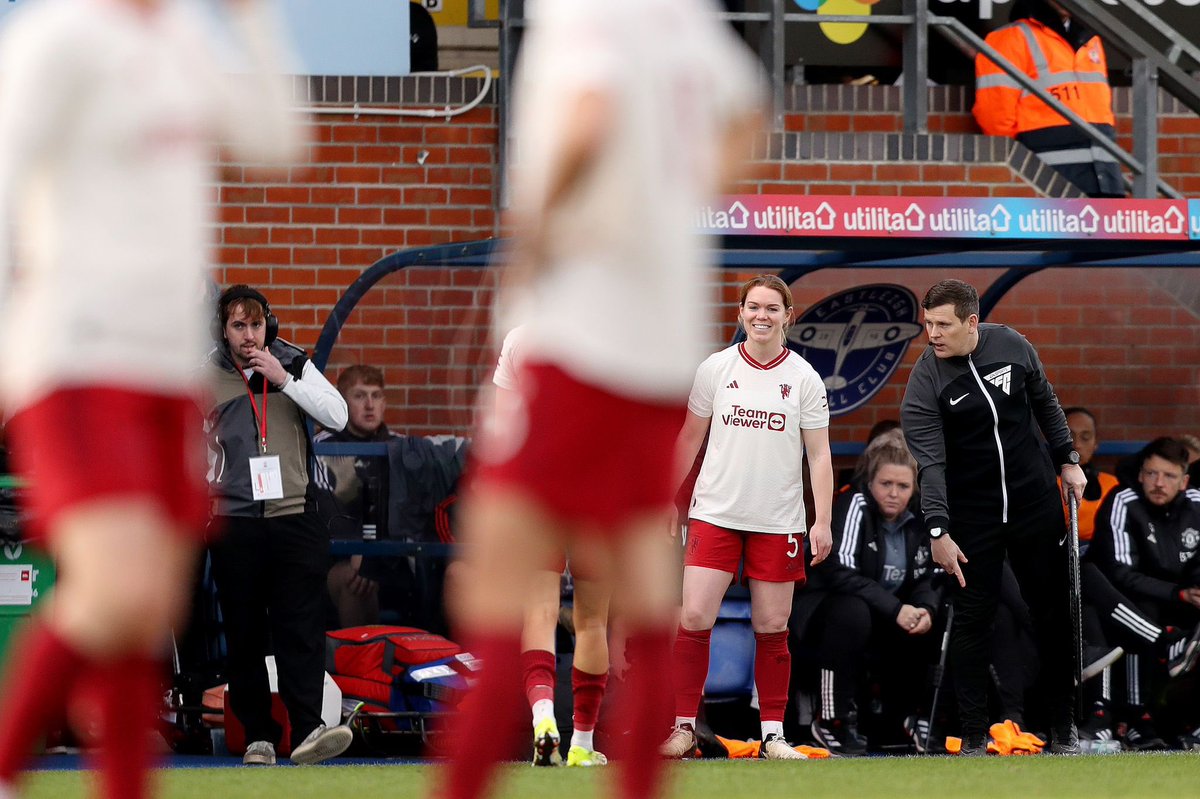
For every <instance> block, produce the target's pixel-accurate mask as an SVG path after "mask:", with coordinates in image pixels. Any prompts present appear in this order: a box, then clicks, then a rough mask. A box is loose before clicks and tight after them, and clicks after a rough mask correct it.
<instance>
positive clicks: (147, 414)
mask: <svg viewBox="0 0 1200 799" xmlns="http://www.w3.org/2000/svg"><path fill="white" fill-rule="evenodd" d="M201 426H202V416H201V413H200V409H199V408H198V407H197V406H196V403H195V401H194V400H193V399H192V398H191V397H187V396H181V395H164V394H149V393H143V392H138V391H132V390H128V389H118V388H101V387H96V386H88V387H81V388H71V389H60V390H58V391H55V392H54V393H52V394H50V395H49V396H47V397H44V398H43V399H41V400H39V401H38V402H36V403H35V404H33V405H30V406H29V407H26V408H24V409H22V410H21V411H20V412H19V413H18V414H17V415H16V416H15V417H13V419H12V421H11V422H9V424H8V439H9V442H10V445H11V446H10V448H11V451H12V453H13V458H14V462H15V465H16V467H17V471H18V472H19V473H20V474H21V475H22V476H23V477H25V478H27V479H28V481H29V485H28V488H27V490H26V491H25V492H24V503H25V506H26V509H27V510H28V511H29V512H30V514H31V517H32V518H31V520H30V521H31V523H32V526H33V529H32V531H31V532H32V533H34V534H35V535H42V534H45V533H47V532H49V531H52V530H53V528H54V522H55V519H56V518H57V516H58V514H60V513H62V512H63V511H66V510H69V509H71V508H72V507H74V506H77V505H81V504H84V503H87V502H91V501H94V500H99V499H108V498H113V497H130V498H144V499H146V500H147V501H150V502H156V503H158V504H160V505H161V506H162V508H163V510H164V511H165V512H166V514H167V515H168V517H169V518H171V519H172V520H174V521H175V522H177V523H179V524H180V525H181V526H182V527H184V528H185V529H187V530H188V531H189V532H195V534H196V537H197V538H201V537H202V536H203V533H204V527H205V524H206V523H207V521H208V486H207V483H206V482H205V477H204V469H205V465H204V439H203V437H202V431H201Z"/></svg>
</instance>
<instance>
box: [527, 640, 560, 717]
mask: <svg viewBox="0 0 1200 799" xmlns="http://www.w3.org/2000/svg"><path fill="white" fill-rule="evenodd" d="M521 669H522V670H523V671H524V672H525V698H526V699H528V700H529V706H530V707H531V708H532V707H533V706H534V705H535V704H536V703H538V702H540V701H543V700H549V701H551V702H553V701H554V683H555V681H556V677H555V660H554V653H553V652H547V651H546V650H545V649H529V650H526V651H525V652H522V653H521Z"/></svg>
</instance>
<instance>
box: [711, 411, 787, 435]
mask: <svg viewBox="0 0 1200 799" xmlns="http://www.w3.org/2000/svg"><path fill="white" fill-rule="evenodd" d="M786 420H787V417H786V416H784V415H783V414H782V413H775V412H773V411H760V410H757V409H755V408H745V407H743V406H741V405H734V406H733V408H732V409H730V411H729V413H724V414H721V421H722V422H724V423H725V424H726V426H728V427H749V428H752V429H755V430H773V431H775V432H779V431H781V430H783V428H784V424H785V422H786Z"/></svg>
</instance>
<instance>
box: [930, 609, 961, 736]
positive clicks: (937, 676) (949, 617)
mask: <svg viewBox="0 0 1200 799" xmlns="http://www.w3.org/2000/svg"><path fill="white" fill-rule="evenodd" d="M952 624H954V603H951V604H950V605H949V606H948V608H947V609H946V630H945V632H943V633H942V652H941V654H940V655H938V664H937V668H936V669H934V671H933V703H932V704H931V705H930V707H929V726H928V727H926V729H925V751H926V752H928V751H929V737H930V736H931V735H933V720H934V718H935V717H936V716H937V706H938V696H939V695H940V694H941V693H942V681H943V680H944V679H945V677H946V653H947V652H949V651H950V626H951V625H952Z"/></svg>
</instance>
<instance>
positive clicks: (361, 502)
mask: <svg viewBox="0 0 1200 799" xmlns="http://www.w3.org/2000/svg"><path fill="white" fill-rule="evenodd" d="M337 387H338V393H339V394H341V395H342V398H343V399H344V400H345V401H346V407H347V409H348V417H347V421H346V427H345V429H344V430H340V431H337V430H322V431H321V432H320V433H318V434H317V435H316V437H315V440H316V441H318V442H320V441H328V442H333V443H360V444H361V443H368V442H385V441H387V440H388V439H390V438H392V433H391V432H390V431H389V430H388V428H387V424H386V423H385V422H384V416H385V414H386V413H387V393H386V387H385V386H384V380H383V372H382V371H381V370H380V369H378V368H377V367H374V366H368V365H365V364H358V365H355V366H350V367H348V368H346V369H344V370H342V373H341V374H340V375H338V382H337ZM319 461H320V464H321V466H322V468H323V473H322V475H321V478H322V480H323V481H324V482H325V483H326V484H327V487H328V488H329V490H330V491H331V492H332V493H333V496H334V498H335V511H334V512H333V513H331V514H329V515H330V516H332V517H333V519H332V520H331V522H330V527H331V528H332V529H331V532H334V534H335V536H337V537H341V536H340V535H338V533H343V532H344V533H346V534H348V536H349V537H351V538H361V539H362V540H369V541H373V540H375V539H376V538H377V537H378V536H379V535H380V534H381V533H382V534H383V535H386V534H387V515H386V511H387V498H388V471H389V469H388V459H387V458H386V457H360V456H355V457H340V456H322V457H321V458H319ZM343 528H345V529H343ZM400 568H402V569H404V570H405V571H408V576H409V581H411V570H409V569H408V562H407V559H406V558H403V559H401V558H378V557H375V558H364V557H363V556H362V555H350V556H349V557H340V558H335V559H334V561H333V565H332V566H330V568H329V574H328V575H327V577H326V584H327V586H328V588H329V598H330V599H331V600H332V601H333V606H334V608H335V609H336V611H337V616H338V623H339V626H341V627H357V626H359V625H363V624H378V623H379V607H380V601H381V600H380V596H379V594H380V584H381V582H383V583H384V585H389V587H390V585H391V584H392V583H393V582H394V581H392V580H383V581H381V579H380V578H381V576H382V575H385V574H387V573H388V572H390V571H393V570H395V569H400ZM385 590H389V589H385Z"/></svg>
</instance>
